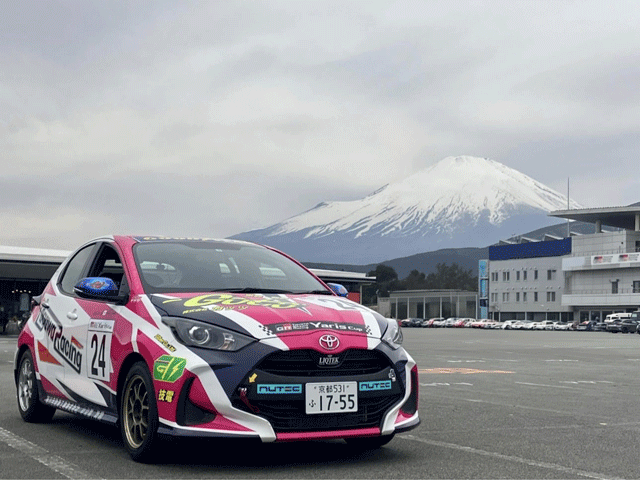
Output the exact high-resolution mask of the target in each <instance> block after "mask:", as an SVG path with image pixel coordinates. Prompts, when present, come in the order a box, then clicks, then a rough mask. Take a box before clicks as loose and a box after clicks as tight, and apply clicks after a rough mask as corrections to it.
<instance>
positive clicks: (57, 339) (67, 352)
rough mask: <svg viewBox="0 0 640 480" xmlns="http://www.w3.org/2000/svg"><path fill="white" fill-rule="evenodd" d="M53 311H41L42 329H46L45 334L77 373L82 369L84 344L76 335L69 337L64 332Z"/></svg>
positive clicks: (57, 351)
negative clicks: (52, 313) (52, 314)
mask: <svg viewBox="0 0 640 480" xmlns="http://www.w3.org/2000/svg"><path fill="white" fill-rule="evenodd" d="M50 315H51V313H50V312H47V313H46V314H44V313H43V312H42V310H41V311H40V315H39V317H38V318H39V320H40V322H41V325H42V328H41V330H44V331H45V335H47V336H48V337H49V340H50V341H51V343H52V344H53V350H54V351H55V352H56V353H57V354H58V355H60V356H61V357H62V359H63V360H64V361H65V362H67V363H68V364H69V366H71V368H73V370H75V371H76V372H77V373H80V370H81V369H82V350H83V349H84V346H83V345H82V344H81V343H80V342H79V341H78V339H76V338H75V337H71V338H69V337H68V336H67V335H65V334H64V328H63V327H62V325H61V324H60V322H58V321H57V320H56V319H55V318H53V316H50Z"/></svg>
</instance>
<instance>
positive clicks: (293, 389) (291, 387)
mask: <svg viewBox="0 0 640 480" xmlns="http://www.w3.org/2000/svg"><path fill="white" fill-rule="evenodd" d="M258 393H276V394H283V393H302V385H301V384H285V385H276V384H260V385H258Z"/></svg>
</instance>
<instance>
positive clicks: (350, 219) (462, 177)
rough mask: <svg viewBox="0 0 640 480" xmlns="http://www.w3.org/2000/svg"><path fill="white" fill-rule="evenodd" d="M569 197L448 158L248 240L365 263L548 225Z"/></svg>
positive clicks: (502, 170) (501, 168)
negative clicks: (552, 215) (549, 215)
mask: <svg viewBox="0 0 640 480" xmlns="http://www.w3.org/2000/svg"><path fill="white" fill-rule="evenodd" d="M568 204H569V205H571V206H572V208H579V207H580V205H579V204H577V203H576V202H571V203H568V202H567V200H566V197H564V196H563V195H562V194H560V193H558V192H556V191H554V190H553V189H551V188H549V187H546V186H545V185H543V184H542V183H540V182H538V181H536V180H534V179H532V178H530V177H528V176H527V175H524V174H523V173H521V172H518V171H517V170H514V169H512V168H509V167H507V166H505V165H502V164H501V163H498V162H496V161H495V160H491V159H486V158H479V157H471V156H459V157H447V158H445V159H443V160H441V161H440V162H438V163H436V164H434V165H431V166H430V167H427V168H425V169H422V170H420V171H418V172H416V173H414V174H413V175H411V176H409V177H407V178H405V179H403V180H401V181H398V182H394V183H388V184H386V185H384V186H383V187H381V188H378V189H377V190H375V191H374V192H372V193H371V194H369V195H367V196H365V197H363V198H361V199H358V200H352V201H325V202H320V203H318V204H317V205H316V206H315V207H313V208H311V209H309V210H307V211H305V212H302V213H300V214H298V215H295V216H293V217H290V218H288V219H286V220H284V221H282V222H279V223H277V224H275V225H271V226H269V227H266V228H263V229H258V230H252V231H249V232H243V233H240V234H237V235H234V236H232V237H231V238H236V239H242V240H251V241H256V242H259V243H263V244H266V245H271V246H273V247H275V248H278V249H280V250H283V251H285V252H286V253H289V254H291V255H293V256H294V257H296V258H299V259H300V260H302V261H306V262H330V263H347V264H368V263H374V262H378V263H380V262H382V261H384V260H387V259H389V258H398V257H403V256H410V255H413V254H418V253H422V252H427V251H434V250H439V249H442V248H445V247H447V248H466V247H482V246H486V245H489V244H492V243H496V242H497V241H498V240H500V239H503V238H509V237H511V236H512V235H513V234H514V232H518V231H527V230H533V229H535V228H540V227H544V226H547V225H550V224H551V223H552V222H553V221H554V220H552V219H550V218H549V217H548V216H547V213H548V212H549V211H550V210H560V209H564V208H566V207H567V205H568Z"/></svg>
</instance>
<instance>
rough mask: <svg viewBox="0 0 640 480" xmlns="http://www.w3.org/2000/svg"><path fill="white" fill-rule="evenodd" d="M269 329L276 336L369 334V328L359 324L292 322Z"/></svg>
mask: <svg viewBox="0 0 640 480" xmlns="http://www.w3.org/2000/svg"><path fill="white" fill-rule="evenodd" d="M267 328H268V329H269V331H270V333H275V334H278V333H288V332H299V331H307V330H336V331H339V332H357V333H367V327H366V326H365V325H358V324H357V323H337V322H290V323H276V324H273V325H267Z"/></svg>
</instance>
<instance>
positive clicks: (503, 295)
mask: <svg viewBox="0 0 640 480" xmlns="http://www.w3.org/2000/svg"><path fill="white" fill-rule="evenodd" d="M502 301H503V302H508V301H509V294H508V293H503V294H502Z"/></svg>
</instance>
